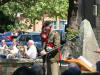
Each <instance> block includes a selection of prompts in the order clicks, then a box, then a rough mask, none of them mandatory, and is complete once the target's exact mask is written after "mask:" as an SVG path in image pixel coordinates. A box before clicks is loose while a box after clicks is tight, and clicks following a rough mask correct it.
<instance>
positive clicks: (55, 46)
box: [40, 21, 61, 75]
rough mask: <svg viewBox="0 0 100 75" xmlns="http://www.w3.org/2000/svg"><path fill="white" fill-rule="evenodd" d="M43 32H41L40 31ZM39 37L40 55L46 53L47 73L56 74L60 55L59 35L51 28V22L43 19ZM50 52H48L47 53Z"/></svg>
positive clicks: (49, 74)
mask: <svg viewBox="0 0 100 75" xmlns="http://www.w3.org/2000/svg"><path fill="white" fill-rule="evenodd" d="M42 32H43V33H42ZM42 32H41V38H42V44H43V50H42V51H41V52H40V53H41V55H47V59H46V61H47V75H58V73H59V64H58V63H59V59H60V58H61V57H60V49H59V46H60V35H59V33H58V32H56V31H54V30H53V29H52V25H51V22H49V21H45V22H44V24H43V27H42ZM51 51H52V52H51ZM47 52H50V54H47Z"/></svg>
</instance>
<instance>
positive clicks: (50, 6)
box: [0, 0, 68, 25]
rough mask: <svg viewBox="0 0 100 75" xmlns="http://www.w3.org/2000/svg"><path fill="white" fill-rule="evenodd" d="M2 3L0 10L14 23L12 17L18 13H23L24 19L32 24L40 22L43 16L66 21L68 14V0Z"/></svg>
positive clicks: (25, 0) (10, 1)
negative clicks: (47, 15) (29, 20)
mask: <svg viewBox="0 0 100 75" xmlns="http://www.w3.org/2000/svg"><path fill="white" fill-rule="evenodd" d="M4 3H5V4H4ZM4 3H2V4H4V5H2V6H1V7H0V10H1V11H3V13H4V14H5V15H8V16H9V17H10V19H11V21H15V18H14V17H13V16H14V14H16V13H18V12H21V13H23V14H24V16H25V18H30V19H31V22H32V23H34V22H35V20H42V19H43V18H42V17H43V15H44V14H49V16H50V17H60V18H63V19H66V16H67V14H68V12H67V10H68V0H7V2H4ZM17 25H18V24H17Z"/></svg>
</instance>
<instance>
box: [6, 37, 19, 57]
mask: <svg viewBox="0 0 100 75" xmlns="http://www.w3.org/2000/svg"><path fill="white" fill-rule="evenodd" d="M18 51H19V49H18V48H17V42H16V39H13V41H12V46H11V47H10V50H9V51H8V52H9V53H8V55H7V58H10V57H13V58H15V57H16V56H17V54H18Z"/></svg>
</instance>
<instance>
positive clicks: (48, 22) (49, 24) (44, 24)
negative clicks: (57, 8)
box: [43, 21, 51, 27]
mask: <svg viewBox="0 0 100 75" xmlns="http://www.w3.org/2000/svg"><path fill="white" fill-rule="evenodd" d="M46 26H51V22H50V21H45V22H44V23H43V27H46Z"/></svg>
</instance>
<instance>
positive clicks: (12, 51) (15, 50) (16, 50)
mask: <svg viewBox="0 0 100 75" xmlns="http://www.w3.org/2000/svg"><path fill="white" fill-rule="evenodd" d="M18 51H19V50H18V48H17V47H16V45H15V46H13V50H11V51H10V52H11V53H18Z"/></svg>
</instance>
